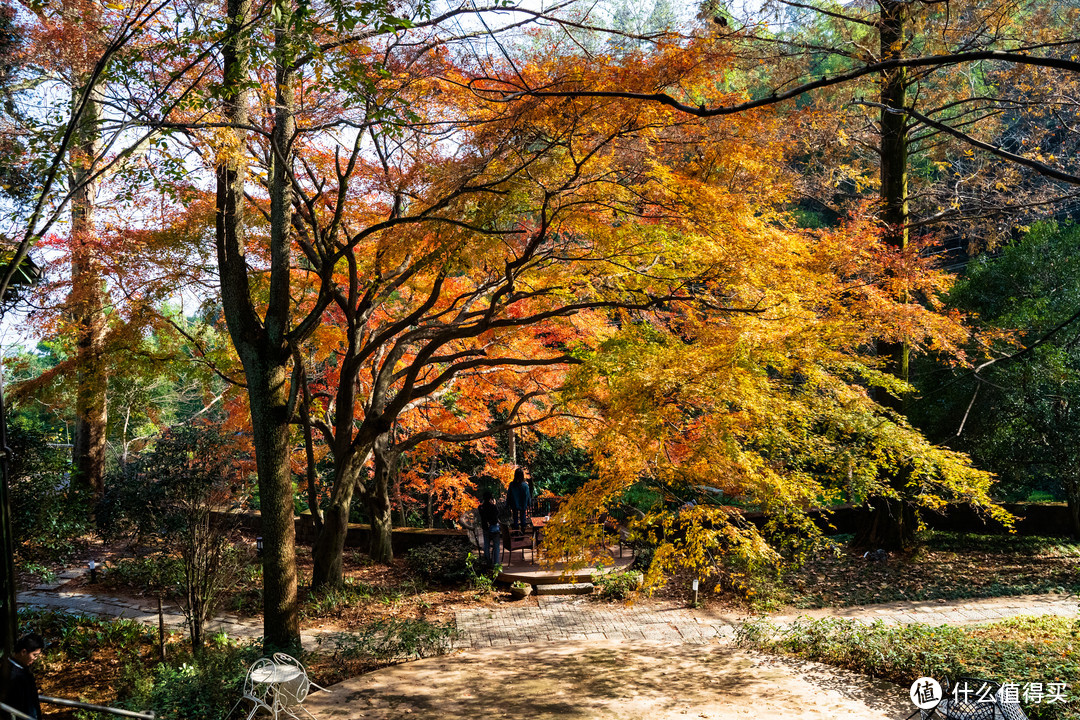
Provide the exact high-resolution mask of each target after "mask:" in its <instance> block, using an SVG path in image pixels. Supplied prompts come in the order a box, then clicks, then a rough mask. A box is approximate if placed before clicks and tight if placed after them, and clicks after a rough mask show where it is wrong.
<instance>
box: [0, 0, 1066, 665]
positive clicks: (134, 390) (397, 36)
mask: <svg viewBox="0 0 1080 720" xmlns="http://www.w3.org/2000/svg"><path fill="white" fill-rule="evenodd" d="M645 10H647V12H646V11H645ZM645 10H638V9H636V8H634V7H631V6H629V5H625V4H623V5H619V4H612V5H597V6H584V5H579V4H576V3H570V2H567V3H563V4H556V5H553V6H550V7H541V8H536V7H528V6H521V7H517V6H513V5H511V4H495V5H492V6H478V5H476V4H474V3H469V4H468V5H447V6H443V5H437V4H431V3H415V4H397V3H383V2H359V3H343V2H339V1H338V0H331V1H329V2H320V3H310V2H298V1H296V2H294V1H290V0H274V1H273V2H269V3H264V4H260V3H255V2H250V1H249V0H228V2H226V3H211V4H207V3H190V2H176V1H173V0H167V1H166V0H162V1H161V2H158V3H138V2H136V3H125V2H119V3H112V4H104V5H102V4H98V3H95V2H87V1H83V0H70V1H67V2H60V3H27V4H25V5H19V6H11V7H9V8H7V10H6V11H5V12H4V14H3V22H4V27H3V29H4V32H3V39H4V44H3V46H2V48H0V50H2V53H3V60H4V62H3V67H2V69H3V72H2V76H0V81H2V86H3V90H4V93H5V98H6V102H5V105H4V109H3V117H2V119H3V135H2V141H3V143H4V144H5V158H6V161H5V162H4V164H3V168H2V171H3V191H4V203H5V206H6V208H8V209H9V212H8V213H6V214H5V217H6V220H5V223H6V225H7V227H6V228H5V233H6V235H7V237H8V238H9V249H8V251H7V259H8V263H7V265H6V270H5V277H3V278H2V279H0V283H2V286H3V287H8V286H9V285H12V283H13V282H14V283H15V284H18V283H19V282H20V280H24V279H25V277H26V276H27V275H28V274H32V273H31V272H29V271H28V268H30V267H31V266H30V264H29V263H30V260H28V258H31V259H34V258H36V260H34V262H36V263H37V264H38V265H42V266H44V267H45V271H46V274H45V282H43V283H41V284H39V285H38V286H36V287H35V288H33V289H31V290H25V291H24V292H23V293H22V302H23V303H25V305H24V307H30V308H32V310H31V311H30V312H29V313H28V314H27V315H26V316H25V322H26V323H27V324H28V325H29V326H32V327H33V332H34V333H36V334H38V335H39V336H40V337H42V338H45V339H44V340H43V341H42V343H41V344H39V345H38V347H37V348H35V349H34V350H24V351H22V352H18V353H15V354H14V355H9V356H8V357H6V358H5V364H6V368H7V378H6V382H7V385H6V387H7V388H8V390H9V393H10V396H11V398H12V400H13V401H14V410H13V416H12V420H11V422H12V425H13V427H15V428H16V429H17V431H18V432H19V433H23V434H25V440H26V442H27V446H28V447H37V448H38V449H39V450H40V453H39V454H40V455H42V457H44V455H45V454H47V453H46V451H45V448H48V447H49V444H50V443H51V444H53V445H56V444H60V445H65V446H66V445H70V447H71V460H70V466H68V465H66V464H65V463H58V464H57V466H56V468H55V472H54V473H53V474H46V473H41V472H40V468H41V467H42V465H41V464H40V463H39V464H37V465H35V464H34V463H28V464H26V465H24V466H23V467H24V468H28V469H27V470H26V472H25V473H23V475H22V476H19V477H17V478H16V481H15V482H13V490H14V489H15V488H17V487H22V488H23V489H25V490H27V492H28V493H30V495H31V496H33V497H35V498H36V499H37V501H38V503H39V505H38V506H37V512H36V514H39V515H41V514H44V515H45V516H46V517H48V518H49V521H50V522H54V523H57V524H62V523H65V522H68V521H69V520H70V521H71V522H73V523H76V521H77V520H79V519H80V518H81V519H82V521H84V522H85V521H87V520H88V519H89V518H91V517H94V516H97V517H107V512H106V509H107V507H108V504H109V502H110V500H111V501H112V502H113V503H114V504H115V502H116V493H117V492H120V491H121V490H122V489H123V488H124V487H125V481H126V479H127V478H130V477H132V476H136V475H139V472H138V470H137V469H138V468H139V467H140V465H139V463H140V462H141V461H142V460H143V459H144V458H147V457H149V456H150V455H151V454H152V453H153V451H154V449H155V446H156V443H157V442H158V441H159V439H160V438H161V437H162V436H163V435H167V434H168V433H169V432H170V429H171V428H177V427H181V426H186V425H191V424H199V423H205V424H209V425H210V426H212V427H213V428H215V432H217V433H219V434H220V435H221V436H223V437H224V438H227V439H228V440H229V441H230V443H231V444H232V445H233V446H234V447H233V449H234V450H235V451H236V452H237V453H238V455H239V457H241V458H242V460H241V461H239V462H238V465H237V472H236V475H235V478H230V479H234V480H235V482H234V483H233V485H232V486H231V488H230V489H231V491H232V500H230V501H235V502H241V501H242V502H245V503H249V504H255V505H256V506H257V507H258V508H259V510H260V511H261V514H262V523H263V530H262V535H263V539H264V543H265V552H264V555H263V559H262V563H263V584H264V592H263V603H264V608H263V611H264V612H263V616H264V623H265V635H266V639H267V642H268V643H270V644H274V645H278V646H289V645H292V644H294V643H295V641H296V639H297V637H298V619H297V605H296V597H297V575H296V564H295V556H296V552H297V550H296V545H295V537H294V534H293V533H294V530H293V528H294V525H293V515H294V512H295V511H296V510H297V509H307V510H309V511H311V513H312V517H313V522H314V523H315V526H316V529H317V539H316V542H315V544H314V547H313V549H312V552H313V556H314V561H315V565H314V577H313V578H312V582H313V584H315V585H321V586H334V585H337V584H340V583H341V581H342V553H343V549H344V539H345V531H346V527H347V523H348V522H349V521H350V520H354V521H355V520H363V521H365V522H367V523H369V524H370V525H371V528H372V532H371V538H372V544H371V548H370V555H371V557H372V558H373V559H375V560H377V561H383V562H385V561H389V560H390V559H391V556H392V547H391V544H390V529H391V528H392V526H393V524H394V522H395V517H394V515H395V513H396V514H397V516H398V517H397V518H396V520H397V522H398V523H402V524H408V523H410V522H413V523H415V522H424V523H427V524H435V523H436V522H447V521H451V520H458V519H460V517H461V516H462V513H464V512H465V511H467V510H469V509H471V508H472V507H474V506H475V504H476V499H477V497H478V495H479V493H480V492H481V491H482V490H484V489H500V488H501V487H503V486H505V484H506V482H507V481H508V480H509V477H510V475H511V474H512V471H513V468H514V466H515V465H519V464H523V465H525V466H526V467H528V468H529V470H530V472H531V475H532V476H533V477H534V478H535V481H536V483H537V485H538V486H539V487H540V488H542V489H546V490H549V491H551V492H553V493H555V494H559V495H563V494H570V493H573V494H572V496H571V497H570V499H569V500H568V501H567V502H566V503H564V505H563V508H562V510H561V511H560V513H561V516H562V518H563V519H565V520H566V522H565V523H564V524H560V525H558V526H557V527H558V528H559V530H558V531H553V532H551V533H549V538H548V542H550V543H552V545H553V546H555V547H557V548H560V549H562V550H565V551H567V552H574V553H577V554H580V555H581V556H582V557H583V561H587V560H588V557H589V555H588V554H589V552H590V551H593V550H595V548H596V547H598V546H600V545H602V538H601V537H600V534H601V533H602V532H603V529H602V528H603V526H602V525H599V524H597V523H595V522H590V520H592V519H595V518H596V517H597V516H598V515H599V514H601V513H604V512H611V513H618V514H620V515H622V516H623V517H624V518H626V519H627V520H628V521H629V522H630V524H631V525H632V527H633V528H634V532H635V533H636V534H637V535H638V536H639V537H640V538H641V540H642V541H643V542H647V543H649V544H650V545H651V546H653V547H654V561H653V565H652V568H651V570H650V575H651V577H650V581H658V580H659V579H660V578H661V577H662V575H663V574H664V573H665V572H666V571H668V570H671V569H672V568H674V567H676V566H678V565H687V566H690V567H692V568H694V569H696V570H710V571H712V572H714V573H717V574H718V577H719V578H721V579H722V581H724V582H727V583H730V584H732V585H735V586H737V585H738V584H739V583H740V582H742V579H744V578H745V577H746V575H747V574H748V573H751V572H753V571H755V569H757V568H762V567H772V566H775V565H776V564H777V563H780V562H784V561H797V560H798V558H799V557H802V556H805V554H806V553H807V552H810V551H811V549H812V548H813V541H814V539H815V538H817V537H818V535H819V533H820V531H819V530H818V528H817V526H816V525H815V524H814V523H813V522H812V521H811V519H810V517H809V515H808V513H809V512H810V511H812V510H817V509H822V508H825V509H827V508H829V507H833V506H835V505H837V504H840V503H853V504H859V505H864V506H865V507H867V508H868V511H867V513H866V515H865V518H866V520H865V523H864V525H865V526H864V527H863V528H862V529H861V531H860V532H859V533H858V535H857V537H856V541H857V542H859V543H862V544H865V545H867V546H869V547H905V546H907V545H909V544H910V543H912V542H913V541H914V532H915V530H916V528H917V527H918V523H919V516H920V513H926V512H940V511H943V510H945V509H946V507H947V506H948V505H949V504H950V503H964V504H968V505H972V506H974V507H976V508H977V509H979V510H980V511H981V512H983V513H984V514H986V515H987V516H988V517H991V518H994V519H996V520H997V521H999V522H1002V523H1005V524H1008V522H1009V518H1008V516H1007V515H1006V514H1005V513H1004V511H1002V510H1001V509H1000V508H999V507H998V506H997V505H996V504H995V500H999V499H1003V498H1016V497H1020V498H1025V499H1026V498H1030V497H1043V498H1053V499H1066V500H1067V501H1068V502H1069V505H1070V508H1071V510H1072V514H1073V518H1074V530H1075V531H1077V534H1080V463H1078V462H1077V456H1076V454H1075V453H1074V452H1073V451H1072V450H1070V448H1071V447H1074V445H1075V443H1072V442H1070V439H1071V438H1072V437H1073V435H1074V433H1073V424H1074V423H1075V419H1074V416H1075V410H1074V409H1073V408H1074V407H1075V405H1076V402H1075V393H1076V369H1077V367H1078V365H1077V359H1078V358H1077V342H1076V339H1077V337H1080V336H1078V335H1077V330H1076V328H1075V320H1076V319H1077V318H1078V317H1080V308H1078V307H1077V305H1078V278H1080V271H1078V261H1077V256H1078V255H1080V253H1077V252H1076V243H1077V242H1078V240H1077V235H1076V232H1075V230H1074V229H1073V228H1072V227H1071V225H1070V224H1069V223H1070V222H1071V221H1072V220H1073V217H1072V214H1073V212H1074V208H1075V204H1074V200H1075V197H1076V195H1075V190H1074V186H1075V185H1076V184H1077V181H1078V180H1080V178H1078V176H1077V170H1076V168H1075V167H1074V165H1075V152H1074V142H1075V132H1074V130H1073V128H1074V125H1075V121H1076V107H1075V99H1074V97H1073V96H1074V93H1073V92H1072V89H1073V88H1074V87H1075V80H1076V77H1077V75H1076V73H1077V71H1078V70H1080V63H1078V62H1077V60H1076V54H1075V53H1076V49H1075V48H1076V45H1077V43H1078V42H1080V40H1078V39H1077V38H1076V37H1075V31H1074V28H1075V26H1076V22H1075V20H1076V12H1077V8H1076V7H1074V5H1073V4H1072V3H1068V2H1065V3H1053V4H1046V3H1033V2H1009V3H994V4H990V3H982V2H920V1H918V0H912V1H906V2H900V1H894V0H881V1H880V2H878V3H861V2H860V3H850V4H831V3H820V4H819V3H798V2H767V3H763V4H761V5H760V6H755V7H752V8H750V11H746V9H745V8H743V9H740V8H731V7H727V6H724V5H722V4H712V5H709V4H706V5H703V6H701V7H696V6H695V7H693V8H683V7H678V8H676V7H673V6H671V5H670V4H668V3H666V2H662V1H661V2H657V3H656V4H655V5H654V6H653V7H651V8H647V9H645ZM5 298H6V299H7V300H8V301H9V302H11V301H13V300H14V298H13V296H11V295H9V294H7V293H5ZM193 303H194V304H195V305H197V307H193V306H192V305H193ZM992 473H997V476H998V482H997V484H996V485H994V483H993V481H994V476H993V475H992ZM58 478H60V479H58ZM31 480H36V482H37V484H36V485H33V484H31ZM20 482H22V485H20V484H19V483H20ZM41 498H50V499H51V500H52V501H53V503H54V504H52V505H49V506H45V505H43V504H42V500H41ZM305 506H306V507H305ZM43 507H48V508H49V510H48V511H47V512H44V513H42V512H41V509H42V508H43ZM748 509H750V510H760V511H763V512H764V513H765V515H766V517H767V518H768V522H767V523H766V524H765V525H764V526H763V527H759V526H757V525H754V524H752V523H748V522H746V521H745V520H744V518H743V512H744V511H745V510H748ZM54 534H55V533H54Z"/></svg>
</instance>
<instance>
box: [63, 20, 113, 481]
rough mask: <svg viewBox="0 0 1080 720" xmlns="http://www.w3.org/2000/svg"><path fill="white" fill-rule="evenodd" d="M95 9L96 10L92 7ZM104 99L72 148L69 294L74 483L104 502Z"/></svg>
mask: <svg viewBox="0 0 1080 720" xmlns="http://www.w3.org/2000/svg"><path fill="white" fill-rule="evenodd" d="M83 12H85V11H82V10H80V9H77V8H76V9H68V8H65V10H64V15H65V24H68V25H71V26H75V25H76V24H78V25H82V24H84V23H83V22H82V21H83V20H84V18H83V16H82V15H83ZM89 12H96V11H95V10H91V11H89ZM72 70H73V71H74V73H75V78H76V80H75V83H76V84H75V86H73V87H72V88H71V96H72V107H75V106H76V105H77V103H78V102H79V99H80V98H81V96H82V93H83V87H81V85H82V84H83V83H84V82H89V73H87V72H85V71H80V69H79V68H72ZM100 121H101V99H100V93H99V91H98V90H97V89H96V88H91V89H90V92H89V95H88V99H87V103H86V106H85V109H84V111H83V114H82V115H81V116H80V117H79V119H78V123H77V125H76V129H75V137H74V138H73V141H72V145H71V152H70V154H69V155H70V160H71V167H72V171H71V187H72V193H71V239H70V249H71V294H70V296H69V298H68V300H69V306H70V313H71V319H72V322H73V324H74V326H75V332H76V341H75V343H76V344H75V347H76V356H75V382H76V387H75V431H74V437H73V439H72V451H71V454H72V458H71V460H72V478H71V481H72V484H73V486H74V487H75V488H77V489H79V490H81V491H82V492H84V493H86V494H87V496H88V497H90V498H92V499H94V500H98V499H100V498H101V496H102V494H103V493H104V491H105V480H104V478H105V440H106V438H105V431H106V427H107V422H108V406H107V401H106V387H107V385H108V369H107V366H106V363H105V359H104V345H105V298H104V294H105V281H104V278H103V277H102V272H101V266H100V261H99V259H98V257H97V247H96V236H95V209H96V204H97V183H96V181H93V180H91V178H92V176H93V174H94V172H95V170H96V168H95V161H96V159H97V156H98V154H99V153H100V151H101V127H100Z"/></svg>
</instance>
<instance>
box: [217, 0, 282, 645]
mask: <svg viewBox="0 0 1080 720" xmlns="http://www.w3.org/2000/svg"><path fill="white" fill-rule="evenodd" d="M250 16H251V5H250V0H228V21H229V27H228V29H229V35H228V37H227V39H226V43H225V47H224V50H223V53H222V60H223V66H224V67H223V70H224V79H223V88H222V89H223V96H224V98H225V100H224V107H223V114H224V116H225V118H226V119H227V121H228V122H229V123H230V125H231V127H230V129H229V130H228V132H229V134H230V135H231V137H230V142H229V143H228V146H227V147H224V148H222V149H221V150H220V151H219V155H218V161H217V168H216V173H217V219H216V225H217V227H216V230H217V235H216V245H217V248H216V249H217V255H218V269H219V275H220V281H221V300H222V307H223V310H224V314H225V321H226V324H227V326H228V328H229V335H230V337H231V338H232V341H233V345H234V347H235V348H236V351H237V354H238V355H239V356H240V361H241V363H242V364H243V366H244V374H245V379H246V380H247V385H248V388H247V391H248V400H249V404H250V406H251V422H252V428H253V436H252V440H253V444H254V447H255V462H256V468H257V471H258V476H259V499H260V503H261V511H262V528H261V530H262V537H263V548H264V551H263V636H264V642H265V644H266V645H267V646H268V647H280V648H291V647H296V646H298V645H299V642H300V625H299V616H298V611H297V604H296V602H297V601H296V537H295V525H294V524H293V497H292V473H291V471H290V468H289V450H290V447H289V430H290V427H289V422H290V417H289V392H288V386H289V372H288V363H289V360H290V356H291V352H290V348H289V343H288V341H287V339H286V335H285V333H286V329H287V325H288V323H287V317H288V313H289V309H290V304H289V273H290V267H289V237H288V233H289V222H290V219H291V211H292V193H291V187H290V178H289V170H290V167H289V162H288V159H289V157H290V146H291V145H290V144H291V142H292V136H293V128H294V125H293V114H294V112H295V108H294V102H293V87H292V86H293V81H294V78H293V75H292V70H291V68H290V67H289V66H287V65H285V64H283V63H284V62H285V61H286V59H287V58H288V57H289V54H288V53H287V52H285V51H284V50H283V47H284V45H286V40H287V38H286V37H285V31H284V29H283V28H284V27H285V26H286V24H287V23H288V22H289V18H290V17H291V10H290V8H289V7H288V6H286V5H282V4H281V3H279V7H276V8H275V17H277V18H279V23H280V25H281V26H282V27H279V28H277V29H276V30H275V44H276V46H277V49H278V52H277V53H276V56H277V58H276V63H277V93H278V95H277V98H276V100H277V102H276V115H275V123H274V130H273V133H272V136H271V143H272V145H273V151H274V153H275V155H277V156H280V157H281V158H283V159H275V162H274V173H273V175H272V177H271V179H270V203H271V223H270V225H271V227H270V246H271V247H270V260H271V270H270V286H269V295H268V297H267V310H266V316H265V318H264V319H260V318H259V316H258V314H257V312H256V309H255V308H256V306H255V303H254V300H253V298H252V293H251V288H250V284H249V278H248V267H247V262H246V259H245V254H246V226H245V222H244V185H245V180H246V174H247V167H246V162H245V158H244V150H243V148H244V130H243V129H242V128H244V127H245V126H247V124H248V108H247V106H248V96H249V90H248V87H247V86H248V71H249V62H250V54H251V40H250V32H251V31H250V29H248V28H247V24H248V23H249V21H250Z"/></svg>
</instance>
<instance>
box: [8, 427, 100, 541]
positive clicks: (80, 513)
mask: <svg viewBox="0 0 1080 720" xmlns="http://www.w3.org/2000/svg"><path fill="white" fill-rule="evenodd" d="M8 446H9V447H10V448H11V464H10V467H9V472H10V475H9V478H8V479H9V487H10V492H11V494H10V499H11V526H12V533H13V534H14V537H15V542H16V546H17V552H18V553H19V555H20V556H21V557H24V558H42V559H48V560H52V561H56V562H68V561H70V560H71V559H72V558H73V557H74V556H75V555H76V553H78V551H79V544H78V543H75V542H73V540H74V539H75V538H78V537H80V536H82V535H84V534H85V533H86V532H87V531H88V530H90V528H91V523H90V519H89V518H90V502H89V500H88V499H87V498H85V497H83V496H81V495H80V494H79V493H78V492H76V491H75V490H73V489H72V488H71V486H70V484H69V482H68V477H67V474H68V471H69V470H70V467H69V466H70V463H69V456H68V453H66V452H64V451H63V450H61V449H59V448H54V447H50V446H49V445H48V436H47V435H46V433H45V432H44V430H42V429H41V428H40V427H37V426H35V425H34V424H33V423H32V422H30V421H29V420H27V419H26V418H23V417H19V416H16V417H15V418H13V419H12V421H11V423H10V424H9V427H8Z"/></svg>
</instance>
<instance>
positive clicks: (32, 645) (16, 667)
mask: <svg viewBox="0 0 1080 720" xmlns="http://www.w3.org/2000/svg"><path fill="white" fill-rule="evenodd" d="M44 647H45V641H44V640H42V639H41V636H40V635H38V634H36V633H30V634H29V635H23V636H22V637H21V638H19V639H18V640H17V641H15V652H13V653H12V654H11V657H9V658H8V662H9V663H10V666H9V667H8V668H7V669H8V671H9V672H10V675H9V676H8V689H7V695H5V696H4V704H5V705H8V706H9V707H13V708H15V709H16V710H18V711H20V712H23V713H26V714H27V715H29V716H30V717H32V718H36V719H39V718H41V703H40V701H39V700H38V689H37V680H35V679H34V673H33V671H32V670H31V669H30V666H31V665H33V664H34V661H35V660H37V659H38V656H39V655H41V651H42V649H43V648H44ZM2 717H4V718H11V717H13V716H12V715H11V714H10V713H2Z"/></svg>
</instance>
